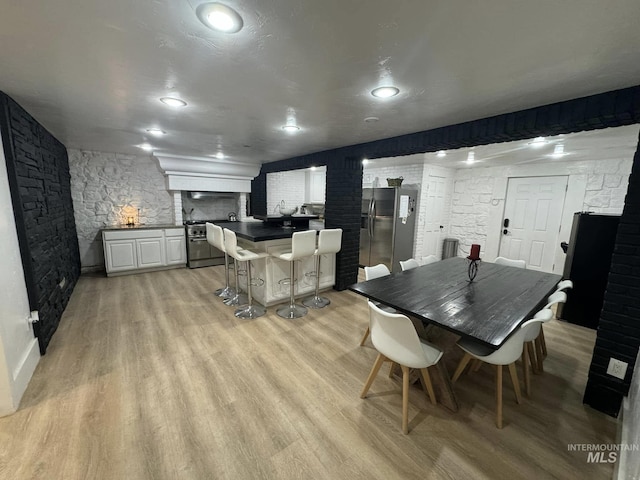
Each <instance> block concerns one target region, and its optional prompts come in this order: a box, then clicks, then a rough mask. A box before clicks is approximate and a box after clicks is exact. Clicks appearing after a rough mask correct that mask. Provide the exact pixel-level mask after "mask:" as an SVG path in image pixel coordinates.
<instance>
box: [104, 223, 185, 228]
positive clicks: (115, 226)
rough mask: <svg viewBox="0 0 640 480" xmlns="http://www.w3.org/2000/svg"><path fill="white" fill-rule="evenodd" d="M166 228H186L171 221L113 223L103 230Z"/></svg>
mask: <svg viewBox="0 0 640 480" xmlns="http://www.w3.org/2000/svg"><path fill="white" fill-rule="evenodd" d="M164 228H184V227H183V226H182V225H174V224H171V223H165V224H158V225H144V224H141V225H133V226H129V225H113V226H111V227H104V228H101V230H155V229H158V230H162V229H164Z"/></svg>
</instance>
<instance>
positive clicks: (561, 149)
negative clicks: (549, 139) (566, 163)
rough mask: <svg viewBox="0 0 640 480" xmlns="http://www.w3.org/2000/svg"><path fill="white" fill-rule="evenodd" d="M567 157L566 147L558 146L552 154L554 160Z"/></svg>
mask: <svg viewBox="0 0 640 480" xmlns="http://www.w3.org/2000/svg"><path fill="white" fill-rule="evenodd" d="M565 155H566V153H564V145H556V146H555V147H553V153H552V154H551V156H552V157H553V158H560V157H564V156H565Z"/></svg>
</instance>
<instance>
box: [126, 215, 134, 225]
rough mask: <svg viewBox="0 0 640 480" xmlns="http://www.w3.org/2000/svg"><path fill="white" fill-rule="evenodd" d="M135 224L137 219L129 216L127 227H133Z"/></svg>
mask: <svg viewBox="0 0 640 480" xmlns="http://www.w3.org/2000/svg"><path fill="white" fill-rule="evenodd" d="M135 224H136V220H135V219H134V218H133V217H131V216H129V217H127V227H133V226H134V225H135Z"/></svg>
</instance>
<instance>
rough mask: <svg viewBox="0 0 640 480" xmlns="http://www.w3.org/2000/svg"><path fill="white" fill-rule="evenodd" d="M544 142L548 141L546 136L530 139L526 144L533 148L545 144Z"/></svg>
mask: <svg viewBox="0 0 640 480" xmlns="http://www.w3.org/2000/svg"><path fill="white" fill-rule="evenodd" d="M546 143H548V142H547V139H546V138H544V137H536V138H534V139H533V140H532V141H530V142H529V143H527V145H529V146H531V147H533V148H538V147H541V146H543V145H545V144H546Z"/></svg>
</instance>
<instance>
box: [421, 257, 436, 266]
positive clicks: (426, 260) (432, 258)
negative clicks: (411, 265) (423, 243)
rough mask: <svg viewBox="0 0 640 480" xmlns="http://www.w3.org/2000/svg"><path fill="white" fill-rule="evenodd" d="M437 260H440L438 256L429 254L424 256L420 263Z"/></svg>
mask: <svg viewBox="0 0 640 480" xmlns="http://www.w3.org/2000/svg"><path fill="white" fill-rule="evenodd" d="M437 261H438V257H436V256H435V255H427V256H426V257H422V258H421V259H420V265H429V264H431V263H435V262H437Z"/></svg>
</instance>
